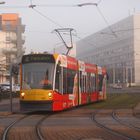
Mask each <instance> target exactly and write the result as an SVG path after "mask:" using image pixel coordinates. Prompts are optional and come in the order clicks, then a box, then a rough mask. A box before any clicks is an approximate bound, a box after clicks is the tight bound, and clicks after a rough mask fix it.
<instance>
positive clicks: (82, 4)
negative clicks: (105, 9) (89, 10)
mask: <svg viewBox="0 0 140 140" xmlns="http://www.w3.org/2000/svg"><path fill="white" fill-rule="evenodd" d="M89 5H94V6H98V4H97V3H81V4H77V6H79V7H82V6H89Z"/></svg>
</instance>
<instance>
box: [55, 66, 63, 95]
mask: <svg viewBox="0 0 140 140" xmlns="http://www.w3.org/2000/svg"><path fill="white" fill-rule="evenodd" d="M55 89H56V90H57V91H58V92H59V93H62V74H61V67H60V65H57V67H56V79H55Z"/></svg>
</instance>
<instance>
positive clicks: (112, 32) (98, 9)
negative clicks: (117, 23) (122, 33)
mask: <svg viewBox="0 0 140 140" xmlns="http://www.w3.org/2000/svg"><path fill="white" fill-rule="evenodd" d="M96 7H97V10H98V12H99V14H100V15H101V17H102V18H103V20H104V21H105V23H106V24H107V25H108V28H109V29H110V31H111V32H112V34H113V35H114V36H115V37H117V35H116V34H115V32H114V31H113V29H112V28H111V26H110V25H109V23H108V21H107V20H106V18H105V16H104V15H103V13H102V12H101V10H100V8H99V7H98V5H97V6H96Z"/></svg>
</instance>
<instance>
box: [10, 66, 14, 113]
mask: <svg viewBox="0 0 140 140" xmlns="http://www.w3.org/2000/svg"><path fill="white" fill-rule="evenodd" d="M12 67H13V65H12V64H11V66H10V112H11V113H13V100H12Z"/></svg>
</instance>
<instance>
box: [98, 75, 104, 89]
mask: <svg viewBox="0 0 140 140" xmlns="http://www.w3.org/2000/svg"><path fill="white" fill-rule="evenodd" d="M98 80H99V82H98V84H99V85H98V86H99V91H102V85H103V75H98Z"/></svg>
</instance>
